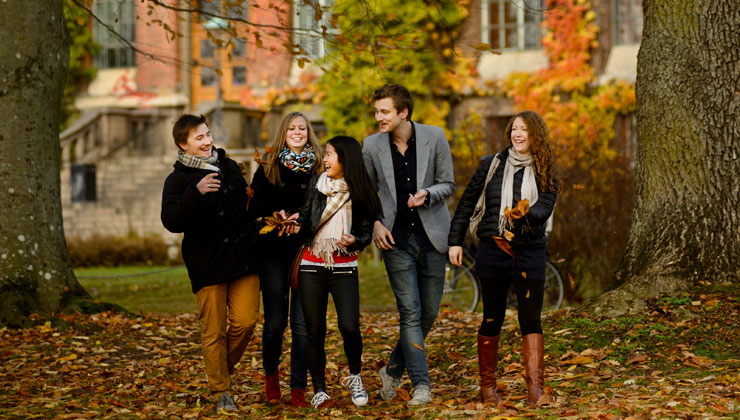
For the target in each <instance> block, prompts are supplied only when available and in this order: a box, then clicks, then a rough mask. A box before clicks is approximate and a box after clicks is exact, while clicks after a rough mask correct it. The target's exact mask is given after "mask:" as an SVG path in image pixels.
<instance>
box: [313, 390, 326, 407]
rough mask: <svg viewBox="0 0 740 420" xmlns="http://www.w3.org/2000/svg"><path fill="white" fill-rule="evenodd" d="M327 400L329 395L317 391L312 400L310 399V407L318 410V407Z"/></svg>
mask: <svg viewBox="0 0 740 420" xmlns="http://www.w3.org/2000/svg"><path fill="white" fill-rule="evenodd" d="M329 399H330V398H329V394H327V393H326V392H324V391H319V392H317V393H316V395H314V396H313V398H311V405H312V406H313V408H315V409H317V410H318V408H319V406H320V405H321V404H323V403H324V402H326V401H328V400H329Z"/></svg>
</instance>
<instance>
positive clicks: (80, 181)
mask: <svg viewBox="0 0 740 420" xmlns="http://www.w3.org/2000/svg"><path fill="white" fill-rule="evenodd" d="M70 192H71V193H72V197H71V198H72V202H73V203H76V202H83V201H95V200H96V195H95V165H85V164H77V163H73V164H72V165H70Z"/></svg>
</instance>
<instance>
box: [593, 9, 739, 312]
mask: <svg viewBox="0 0 740 420" xmlns="http://www.w3.org/2000/svg"><path fill="white" fill-rule="evenodd" d="M643 8H644V16H645V25H644V32H643V38H642V45H641V46H640V52H639V55H638V64H637V87H636V89H637V133H638V155H637V166H636V170H635V187H636V188H635V198H636V200H635V208H634V211H633V217H632V227H631V231H630V239H629V243H628V246H627V250H626V253H625V255H624V257H623V259H622V261H621V263H620V265H619V267H618V268H617V271H616V274H615V286H618V287H616V288H615V289H614V290H611V291H609V292H607V293H605V294H604V295H602V296H601V297H599V298H597V299H596V300H595V301H593V302H590V304H589V306H590V307H589V309H590V310H591V311H592V313H595V314H597V315H603V316H614V315H618V314H622V313H625V312H630V311H639V310H640V309H641V305H644V302H643V300H642V299H641V298H644V297H652V296H656V295H658V294H660V293H670V292H675V291H680V290H684V289H686V288H688V287H689V286H690V285H691V284H693V283H694V282H697V281H702V280H703V281H708V282H724V281H738V280H740V7H738V2H737V0H712V1H706V0H683V1H679V0H644V1H643Z"/></svg>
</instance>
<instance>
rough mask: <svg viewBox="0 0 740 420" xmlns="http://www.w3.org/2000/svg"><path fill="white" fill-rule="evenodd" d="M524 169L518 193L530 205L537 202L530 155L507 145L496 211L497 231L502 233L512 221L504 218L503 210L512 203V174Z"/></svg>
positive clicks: (509, 227) (510, 225)
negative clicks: (521, 153) (498, 203)
mask: <svg viewBox="0 0 740 420" xmlns="http://www.w3.org/2000/svg"><path fill="white" fill-rule="evenodd" d="M522 168H523V169H524V177H523V178H522V188H521V192H520V195H519V199H520V200H524V199H527V200H529V206H530V207H532V206H533V205H534V203H536V202H537V197H538V194H537V180H536V179H535V176H534V170H533V169H532V155H520V154H519V153H517V152H516V150H514V147H513V146H512V147H509V157H508V158H507V159H506V164H505V166H504V179H503V181H502V183H501V206H500V208H499V213H498V232H499V234H500V235H503V234H504V230H507V229H511V228H512V223H511V222H510V221H509V220H508V219H507V218H506V216H505V215H504V212H505V210H506V208H507V207H508V208H509V209H511V208H512V207H513V205H514V174H515V173H516V172H517V171H519V170H520V169H522Z"/></svg>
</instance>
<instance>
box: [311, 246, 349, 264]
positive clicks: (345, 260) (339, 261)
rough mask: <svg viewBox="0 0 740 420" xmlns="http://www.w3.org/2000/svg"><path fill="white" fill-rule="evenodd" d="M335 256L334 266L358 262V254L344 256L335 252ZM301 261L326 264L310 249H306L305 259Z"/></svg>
mask: <svg viewBox="0 0 740 420" xmlns="http://www.w3.org/2000/svg"><path fill="white" fill-rule="evenodd" d="M333 256H334V264H342V263H348V262H352V261H357V254H354V255H344V254H339V253H337V252H335V253H334V254H333ZM301 259H303V260H305V261H309V262H312V263H320V264H323V263H324V260H323V259H322V258H320V257H317V256H315V255H313V254H312V253H311V249H310V248H309V247H306V250H305V251H303V258H301Z"/></svg>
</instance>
